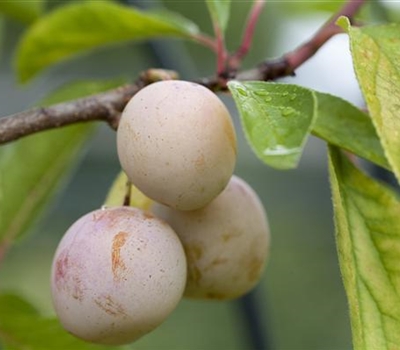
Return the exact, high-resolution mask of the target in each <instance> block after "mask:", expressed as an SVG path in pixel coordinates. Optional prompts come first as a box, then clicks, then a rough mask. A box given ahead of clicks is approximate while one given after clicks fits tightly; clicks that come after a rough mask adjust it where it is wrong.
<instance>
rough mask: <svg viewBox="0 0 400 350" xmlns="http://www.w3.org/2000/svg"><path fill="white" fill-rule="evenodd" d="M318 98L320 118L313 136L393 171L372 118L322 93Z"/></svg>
mask: <svg viewBox="0 0 400 350" xmlns="http://www.w3.org/2000/svg"><path fill="white" fill-rule="evenodd" d="M315 94H316V96H317V99H318V118H317V120H316V122H315V124H314V126H313V130H312V133H313V134H314V135H316V136H318V137H320V138H322V139H324V140H326V141H328V142H329V143H330V144H332V145H336V146H339V147H341V148H344V149H346V150H348V151H350V152H351V153H354V154H356V155H358V156H360V157H363V158H365V159H367V160H369V161H371V162H374V163H376V164H378V165H380V166H382V167H384V168H386V169H390V166H389V164H388V162H387V160H386V157H385V154H384V151H383V148H382V146H381V144H380V141H379V137H378V136H377V134H376V131H375V128H374V126H373V125H372V121H371V118H370V117H369V116H368V115H367V114H365V113H364V112H362V111H361V110H360V109H358V108H357V107H355V106H353V105H352V104H350V103H349V102H347V101H345V100H343V99H341V98H339V97H336V96H332V95H329V94H325V93H321V92H315Z"/></svg>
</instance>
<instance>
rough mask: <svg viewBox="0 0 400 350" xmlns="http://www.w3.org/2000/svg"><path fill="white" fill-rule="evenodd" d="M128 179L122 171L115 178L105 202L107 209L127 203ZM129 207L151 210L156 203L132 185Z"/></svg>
mask: <svg viewBox="0 0 400 350" xmlns="http://www.w3.org/2000/svg"><path fill="white" fill-rule="evenodd" d="M128 181H129V180H128V177H127V176H126V174H125V173H124V172H123V171H121V172H120V173H119V174H118V175H117V177H116V178H115V180H114V182H113V184H112V185H111V188H110V189H109V191H108V194H107V198H106V199H105V201H104V205H105V206H107V207H114V206H121V205H123V204H124V203H125V200H126V196H127V192H128V184H129V182H128ZM129 197H130V201H129V205H130V206H131V207H135V208H140V209H142V210H150V208H151V206H152V205H153V204H154V202H153V201H152V200H151V199H150V198H149V197H147V196H145V195H144V194H143V193H142V192H141V191H139V189H138V188H136V186H134V185H132V184H130V187H129Z"/></svg>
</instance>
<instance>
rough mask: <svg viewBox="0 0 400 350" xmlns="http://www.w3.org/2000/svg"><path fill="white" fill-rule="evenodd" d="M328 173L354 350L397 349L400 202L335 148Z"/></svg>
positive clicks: (398, 340) (399, 308) (399, 321)
mask: <svg viewBox="0 0 400 350" xmlns="http://www.w3.org/2000/svg"><path fill="white" fill-rule="evenodd" d="M329 168H330V179H331V187H332V194H333V204H334V209H335V224H336V241H337V249H338V254H339V262H340V268H341V272H342V277H343V281H344V286H345V289H346V293H347V299H348V303H349V306H350V318H351V326H352V333H353V344H354V349H355V350H361V349H398V348H399V344H400V332H399V329H400V268H399V266H400V219H399V218H400V202H399V200H398V198H397V196H396V195H395V193H394V192H393V191H392V190H391V189H389V188H387V187H384V186H383V185H382V184H380V183H378V182H376V181H375V180H372V179H371V178H369V177H367V176H366V175H364V174H363V173H362V172H360V171H359V170H358V169H356V168H355V167H354V166H353V165H352V164H351V163H350V162H349V161H348V160H347V159H346V158H345V157H344V156H343V155H342V154H341V152H340V151H339V150H338V149H336V148H334V147H331V148H330V165H329Z"/></svg>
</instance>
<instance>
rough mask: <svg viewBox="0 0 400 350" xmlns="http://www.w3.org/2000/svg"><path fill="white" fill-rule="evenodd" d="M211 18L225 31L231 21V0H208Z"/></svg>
mask: <svg viewBox="0 0 400 350" xmlns="http://www.w3.org/2000/svg"><path fill="white" fill-rule="evenodd" d="M206 3H207V7H208V11H209V12H210V15H211V18H212V20H213V22H214V23H216V24H217V25H218V26H219V27H220V28H221V31H222V32H224V31H225V29H226V26H227V25H228V21H229V11H230V7H231V0H206Z"/></svg>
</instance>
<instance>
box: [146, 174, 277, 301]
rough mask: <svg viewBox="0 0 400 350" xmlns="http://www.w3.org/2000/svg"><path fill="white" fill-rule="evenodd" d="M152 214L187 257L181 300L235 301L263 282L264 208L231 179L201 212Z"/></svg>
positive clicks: (158, 209) (161, 209)
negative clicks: (171, 231)
mask: <svg viewBox="0 0 400 350" xmlns="http://www.w3.org/2000/svg"><path fill="white" fill-rule="evenodd" d="M152 212H153V213H154V214H155V215H156V216H158V217H160V218H162V219H164V220H165V221H167V222H168V223H169V224H170V226H171V227H172V228H173V229H174V231H175V232H176V233H177V234H178V236H179V238H180V240H181V242H182V244H183V247H184V249H185V252H186V256H187V262H188V280H187V285H186V289H185V296H186V297H191V298H202V299H219V300H226V299H234V298H238V297H240V296H242V295H244V294H246V293H247V292H249V291H250V290H251V289H252V288H253V287H254V286H255V285H256V284H257V283H258V282H259V280H260V278H261V277H262V273H263V270H264V268H265V265H266V262H267V258H268V254H269V245H270V230H269V225H268V220H267V216H266V212H265V210H264V207H263V205H262V203H261V201H260V199H259V198H258V196H257V194H256V193H255V192H254V190H253V189H252V188H251V187H250V186H249V185H248V184H247V183H246V182H245V181H243V180H242V179H240V178H239V177H237V176H233V177H232V179H231V181H230V182H229V184H228V186H227V187H226V188H225V190H224V191H223V192H222V193H221V194H220V195H219V196H218V197H217V198H216V199H214V200H213V201H212V202H211V203H210V204H208V205H207V206H206V207H204V208H201V209H198V210H194V211H179V210H176V209H172V208H169V207H166V206H164V205H161V204H158V203H155V204H154V205H153V208H152Z"/></svg>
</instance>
